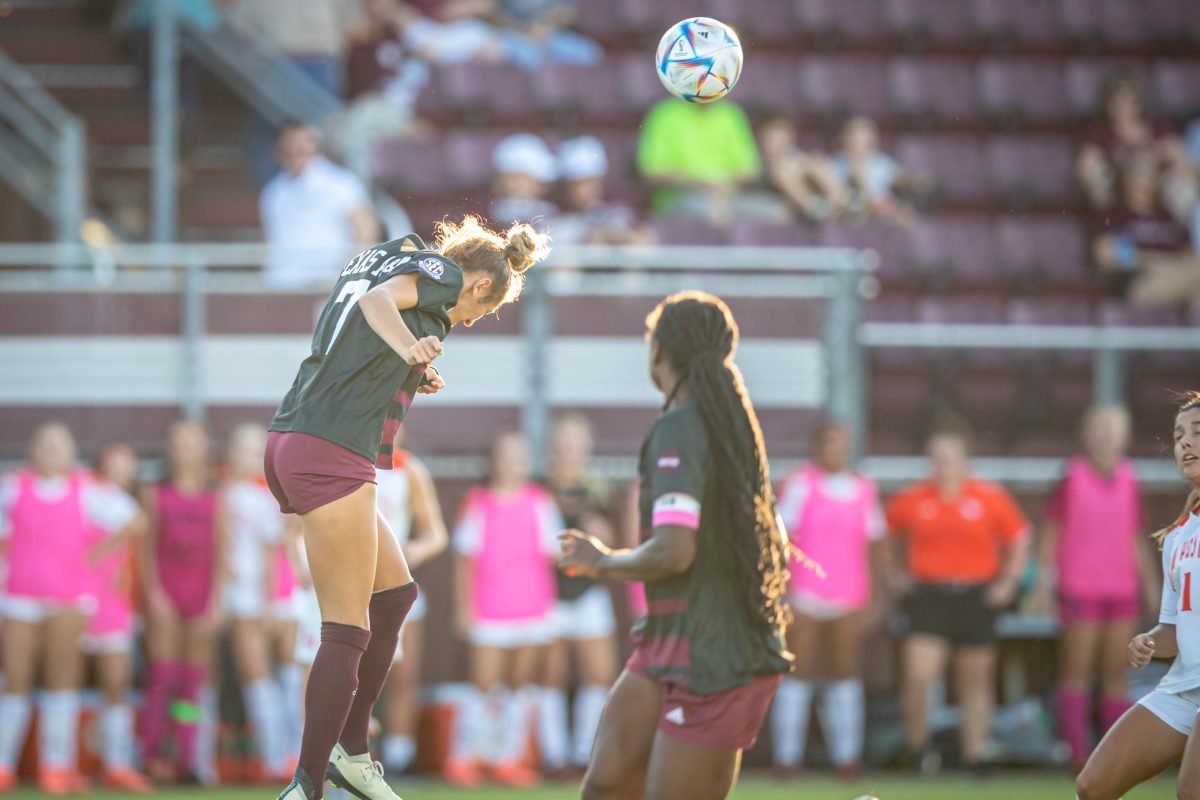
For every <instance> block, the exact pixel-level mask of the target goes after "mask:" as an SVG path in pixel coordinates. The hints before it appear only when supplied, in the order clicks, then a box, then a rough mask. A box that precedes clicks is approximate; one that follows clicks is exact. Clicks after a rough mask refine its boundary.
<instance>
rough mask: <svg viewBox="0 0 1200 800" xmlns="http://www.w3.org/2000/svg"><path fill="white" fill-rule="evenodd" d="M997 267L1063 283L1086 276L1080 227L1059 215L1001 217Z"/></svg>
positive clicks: (1079, 281)
mask: <svg viewBox="0 0 1200 800" xmlns="http://www.w3.org/2000/svg"><path fill="white" fill-rule="evenodd" d="M995 241H996V251H995V252H996V258H997V261H998V264H997V266H998V268H999V269H1001V270H1003V271H1004V272H1006V273H1012V272H1014V271H1019V272H1026V273H1036V274H1040V275H1044V276H1047V277H1052V278H1053V279H1054V281H1055V282H1056V283H1061V284H1064V285H1068V286H1069V285H1079V286H1082V285H1084V284H1085V283H1086V282H1087V281H1088V280H1089V275H1088V267H1087V259H1086V257H1085V255H1084V246H1085V244H1086V242H1085V239H1084V235H1083V228H1082V226H1080V225H1079V224H1078V223H1077V222H1075V221H1074V220H1071V219H1062V218H1059V217H1040V218H1039V217H1015V216H1012V217H1005V218H1003V219H1001V220H1000V221H998V222H997V223H996V237H995Z"/></svg>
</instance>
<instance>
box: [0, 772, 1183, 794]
mask: <svg viewBox="0 0 1200 800" xmlns="http://www.w3.org/2000/svg"><path fill="white" fill-rule="evenodd" d="M397 791H398V793H399V794H401V795H402V796H403V797H404V798H405V800H509V799H510V798H518V797H520V798H522V799H523V800H573V798H577V797H578V796H579V794H578V791H577V790H576V789H575V788H574V787H569V786H562V785H557V786H546V787H543V788H540V789H535V790H503V789H480V790H477V791H471V792H464V791H456V790H453V789H448V788H446V787H445V786H443V785H441V784H439V783H429V784H413V785H411V786H400V787H398V789H397ZM274 794H275V790H273V789H271V788H266V787H262V788H242V789H219V790H207V789H189V790H174V791H162V792H156V793H155V794H154V795H152V797H155V798H163V799H164V800H176V798H178V800H201V799H203V800H264V799H265V798H271V797H274ZM860 795H875V796H877V797H879V800H1072V798H1073V797H1074V791H1073V786H1072V784H1071V781H1070V779H1068V778H1066V777H1059V776H1047V775H1028V774H1010V775H1005V774H999V775H995V776H993V777H992V778H990V779H988V780H986V781H975V780H966V779H957V778H942V779H925V778H906V777H905V778H901V777H892V776H882V777H879V778H875V777H867V778H864V779H862V780H861V781H859V782H858V783H854V784H846V783H841V782H838V781H835V780H832V779H829V778H825V777H814V778H811V779H804V780H798V781H793V782H789V783H786V784H784V783H779V782H776V781H772V780H770V779H768V778H759V777H754V776H749V777H747V778H746V779H745V780H743V781H742V782H741V783H740V784H739V785H738V788H737V790H736V791H735V792H734V793H733V797H734V798H736V800H852V799H853V798H857V797H859V796H860ZM10 796H11V797H14V798H16V800H34V798H39V797H41V795H39V794H38V793H36V792H33V791H20V792H17V793H16V794H15V795H10ZM99 796H100V797H101V798H106V799H107V798H112V799H113V800H115V798H118V797H122V798H123V797H124V796H123V795H116V794H108V793H100V794H99ZM133 797H134V796H132V795H131V796H130V799H131V800H132V798H133ZM1174 797H1175V780H1174V777H1173V776H1167V777H1163V778H1160V779H1159V780H1157V781H1155V782H1153V783H1150V784H1147V785H1146V786H1143V787H1140V788H1138V789H1136V790H1134V791H1132V792H1130V793H1129V794H1127V795H1126V796H1125V800H1173V798H1174ZM681 800H682V799H681Z"/></svg>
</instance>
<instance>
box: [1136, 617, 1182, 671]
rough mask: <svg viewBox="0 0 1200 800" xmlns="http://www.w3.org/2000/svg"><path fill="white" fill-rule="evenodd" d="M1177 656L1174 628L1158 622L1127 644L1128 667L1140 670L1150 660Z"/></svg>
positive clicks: (1177, 644)
mask: <svg viewBox="0 0 1200 800" xmlns="http://www.w3.org/2000/svg"><path fill="white" fill-rule="evenodd" d="M1177 655H1179V642H1178V640H1177V639H1176V638H1175V626H1174V625H1171V624H1169V623H1165V622H1160V623H1158V624H1157V625H1155V626H1154V627H1153V628H1151V629H1150V630H1148V631H1146V632H1145V633H1139V634H1138V635H1137V636H1135V637H1133V639H1131V640H1130V642H1129V665H1130V666H1131V667H1133V668H1135V669H1141V668H1142V667H1144V666H1146V665H1147V664H1149V663H1150V659H1152V658H1174V657H1175V656H1177Z"/></svg>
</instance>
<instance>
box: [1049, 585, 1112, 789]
mask: <svg viewBox="0 0 1200 800" xmlns="http://www.w3.org/2000/svg"><path fill="white" fill-rule="evenodd" d="M1071 604H1072V601H1071V599H1070V598H1064V599H1063V602H1062V613H1063V615H1064V621H1063V626H1062V633H1061V635H1060V636H1059V645H1058V675H1059V678H1058V692H1057V697H1056V706H1057V711H1058V730H1059V734H1060V735H1061V736H1062V737H1063V739H1065V740H1066V742H1067V746H1068V747H1070V749H1071V762H1072V763H1073V764H1074V765H1075V767H1076V768H1078V767H1080V766H1082V765H1083V763H1084V762H1085V761H1086V760H1087V757H1088V753H1090V752H1091V749H1092V738H1091V734H1090V728H1091V720H1092V676H1093V675H1094V674H1095V669H1096V661H1097V659H1098V657H1099V646H1100V626H1099V624H1098V623H1096V622H1095V621H1092V620H1087V619H1071V621H1067V619H1068V615H1071V608H1070V606H1071ZM1071 616H1074V615H1071ZM1128 641H1129V639H1128V638H1126V639H1125V641H1123V642H1122V643H1121V668H1122V671H1123V670H1124V667H1125V662H1126V661H1127V660H1128V658H1127V656H1126V655H1125V645H1126V644H1127V643H1128Z"/></svg>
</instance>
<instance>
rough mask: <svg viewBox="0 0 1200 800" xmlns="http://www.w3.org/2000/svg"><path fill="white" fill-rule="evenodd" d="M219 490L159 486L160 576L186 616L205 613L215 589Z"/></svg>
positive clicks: (177, 605) (181, 612) (179, 609)
mask: <svg viewBox="0 0 1200 800" xmlns="http://www.w3.org/2000/svg"><path fill="white" fill-rule="evenodd" d="M216 518H217V495H216V492H213V491H210V490H207V489H206V490H204V491H201V492H196V493H195V494H184V493H183V492H180V491H179V490H178V489H176V488H175V487H174V486H172V485H170V484H169V483H164V484H161V485H160V486H159V487H158V575H159V579H160V580H161V581H162V585H163V589H164V590H166V593H167V595H168V596H169V597H170V598H171V599H172V600H173V601H174V603H175V606H176V610H177V611H179V613H180V614H182V615H183V616H184V617H192V616H195V615H198V614H201V613H203V612H204V610H205V609H206V608H207V606H208V602H209V597H210V595H211V593H212V589H213V585H212V583H213V559H214V558H215V557H216V554H215V553H214V548H215V546H216V542H215V527H216Z"/></svg>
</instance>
